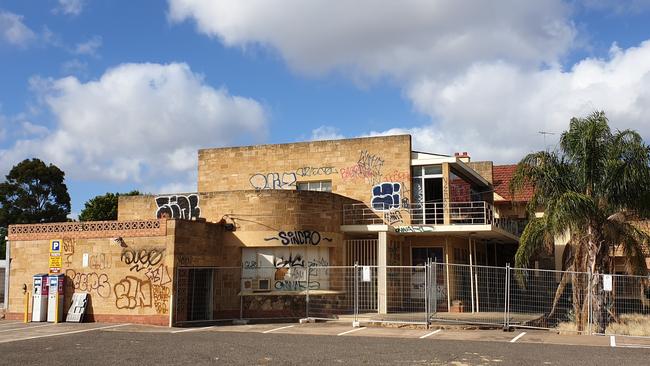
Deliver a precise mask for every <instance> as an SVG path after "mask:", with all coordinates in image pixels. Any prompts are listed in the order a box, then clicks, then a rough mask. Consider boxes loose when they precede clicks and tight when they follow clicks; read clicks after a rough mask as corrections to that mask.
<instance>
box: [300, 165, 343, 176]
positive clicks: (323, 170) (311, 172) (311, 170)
mask: <svg viewBox="0 0 650 366" xmlns="http://www.w3.org/2000/svg"><path fill="white" fill-rule="evenodd" d="M338 172H339V171H338V170H337V169H336V168H335V167H333V166H321V167H313V166H305V167H302V168H298V169H296V175H298V176H299V177H313V176H318V175H332V174H336V173H338Z"/></svg>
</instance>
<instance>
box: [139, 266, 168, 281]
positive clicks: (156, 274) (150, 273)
mask: <svg viewBox="0 0 650 366" xmlns="http://www.w3.org/2000/svg"><path fill="white" fill-rule="evenodd" d="M145 276H147V278H148V279H149V281H151V283H153V284H154V285H160V286H164V285H166V284H168V283H171V282H172V279H171V277H170V276H169V270H168V268H167V266H166V265H164V264H161V265H159V266H158V267H151V268H149V269H148V270H147V271H146V272H145Z"/></svg>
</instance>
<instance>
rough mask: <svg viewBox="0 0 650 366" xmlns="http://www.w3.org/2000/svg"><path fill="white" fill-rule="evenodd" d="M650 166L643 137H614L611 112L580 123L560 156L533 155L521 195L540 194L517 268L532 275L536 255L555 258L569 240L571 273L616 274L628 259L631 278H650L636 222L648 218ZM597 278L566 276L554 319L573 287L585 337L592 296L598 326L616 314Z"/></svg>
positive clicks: (524, 164)
mask: <svg viewBox="0 0 650 366" xmlns="http://www.w3.org/2000/svg"><path fill="white" fill-rule="evenodd" d="M649 166H650V149H649V148H648V146H647V145H646V144H645V143H644V142H643V139H642V138H641V136H640V135H639V134H638V133H637V132H635V131H631V130H624V131H616V132H614V133H612V132H611V130H610V128H609V124H608V120H607V118H606V116H605V114H604V112H594V113H592V114H591V115H589V116H587V117H586V118H572V119H571V122H570V127H569V130H568V131H566V132H564V133H563V134H562V136H561V138H560V144H559V149H558V151H554V152H546V151H540V152H537V153H532V154H529V155H528V156H526V157H525V158H524V159H522V160H521V161H520V162H519V164H518V166H517V169H516V171H515V174H514V177H513V180H512V185H511V190H512V191H513V192H516V191H519V190H521V189H522V188H523V186H524V185H525V184H532V185H533V186H534V187H535V192H534V195H533V197H532V199H531V201H530V202H529V204H528V211H529V217H531V218H532V219H531V220H530V221H529V223H528V225H527V226H526V228H525V230H524V232H523V233H522V235H521V239H520V244H519V248H518V250H517V253H516V255H515V264H516V266H517V267H527V266H528V264H529V261H530V259H531V258H533V257H534V256H535V255H537V254H539V253H540V252H542V251H544V250H552V248H553V246H554V242H555V239H556V238H558V237H560V236H563V235H568V237H569V242H568V244H567V246H566V249H565V252H564V258H563V260H564V267H565V269H566V270H569V271H578V272H591V273H593V274H604V273H613V271H614V261H613V258H612V257H613V256H612V254H613V253H615V252H622V253H623V257H624V260H625V270H626V272H627V273H628V274H637V275H647V273H648V268H647V267H646V263H645V256H644V249H645V250H647V249H648V246H649V243H650V236H648V234H646V233H644V232H643V231H641V230H639V229H637V228H636V227H635V226H634V225H632V223H631V221H632V220H636V219H639V218H644V217H647V215H648V209H649V208H650V205H649V203H650V192H649V186H650V185H649V184H648V182H650V168H649ZM540 210H542V211H543V212H544V215H543V217H535V215H534V212H535V211H540ZM593 278H594V280H593V281H592V282H591V287H590V285H589V282H588V281H587V279H586V278H585V276H572V275H569V274H565V275H564V277H563V278H562V279H561V282H560V284H559V286H558V289H557V291H556V296H555V303H554V305H553V310H552V311H551V313H553V312H554V309H555V306H556V304H557V301H558V300H559V298H560V296H561V295H562V293H563V291H564V289H565V288H566V286H567V285H568V284H569V283H571V288H572V290H573V291H572V296H573V298H572V300H573V311H574V314H575V316H576V323H577V327H578V330H584V327H585V325H586V323H587V319H588V315H587V314H588V311H589V310H588V306H587V300H586V299H587V297H586V296H588V295H589V294H591V295H592V296H593V297H592V299H593V301H592V305H593V310H592V311H593V314H594V322H595V323H596V324H597V327H598V330H600V331H603V330H604V329H605V327H606V325H607V323H608V322H609V321H610V320H611V319H614V320H615V319H616V314H615V313H614V310H612V309H609V310H608V309H605V307H604V306H603V301H602V297H601V296H596V294H597V293H599V288H600V287H601V286H602V284H600V283H599V279H600V278H602V277H599V276H594V277H593ZM549 317H550V315H549Z"/></svg>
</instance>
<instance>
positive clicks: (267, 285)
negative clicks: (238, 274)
mask: <svg viewBox="0 0 650 366" xmlns="http://www.w3.org/2000/svg"><path fill="white" fill-rule="evenodd" d="M272 282H273V281H272V280H271V279H270V278H255V279H243V280H242V289H243V290H244V291H253V292H268V291H271V286H272Z"/></svg>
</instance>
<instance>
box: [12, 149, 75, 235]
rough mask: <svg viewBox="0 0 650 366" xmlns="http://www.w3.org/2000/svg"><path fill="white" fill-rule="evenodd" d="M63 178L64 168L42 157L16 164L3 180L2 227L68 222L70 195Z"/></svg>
mask: <svg viewBox="0 0 650 366" xmlns="http://www.w3.org/2000/svg"><path fill="white" fill-rule="evenodd" d="M64 178H65V173H63V171H62V170H61V169H59V168H57V167H56V166H55V165H52V164H50V165H46V164H45V163H44V162H42V161H41V160H39V159H25V160H23V161H21V162H20V163H18V164H17V165H15V166H14V167H13V168H12V169H11V171H9V174H7V176H6V181H5V182H4V183H0V227H4V228H6V227H7V226H8V225H11V224H32V223H43V222H64V221H66V218H67V216H68V214H69V213H70V195H69V194H68V187H66V185H65V183H64Z"/></svg>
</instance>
